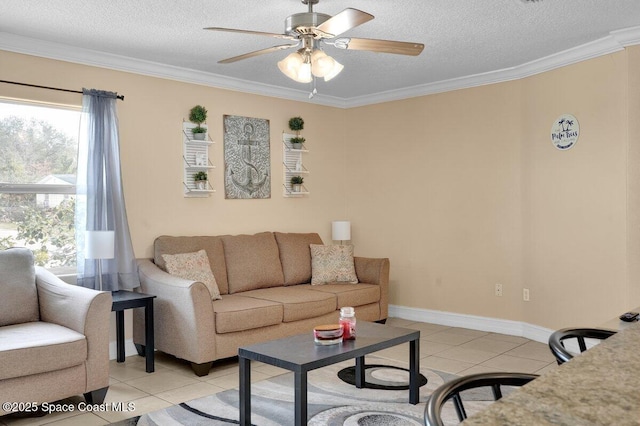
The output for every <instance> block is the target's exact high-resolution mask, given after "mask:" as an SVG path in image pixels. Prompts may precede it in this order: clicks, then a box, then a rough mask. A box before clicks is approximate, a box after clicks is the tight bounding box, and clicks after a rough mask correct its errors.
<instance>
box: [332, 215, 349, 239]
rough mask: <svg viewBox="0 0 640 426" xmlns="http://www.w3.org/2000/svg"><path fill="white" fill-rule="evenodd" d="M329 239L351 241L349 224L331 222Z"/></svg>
mask: <svg viewBox="0 0 640 426" xmlns="http://www.w3.org/2000/svg"><path fill="white" fill-rule="evenodd" d="M331 239H333V240H334V241H347V240H350V239H351V222H349V221H348V220H337V221H334V222H331Z"/></svg>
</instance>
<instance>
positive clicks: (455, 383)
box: [424, 372, 538, 426]
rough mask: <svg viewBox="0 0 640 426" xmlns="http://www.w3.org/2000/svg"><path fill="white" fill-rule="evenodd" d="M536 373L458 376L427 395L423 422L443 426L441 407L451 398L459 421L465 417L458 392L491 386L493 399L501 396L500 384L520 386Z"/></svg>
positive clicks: (465, 413) (431, 425)
mask: <svg viewBox="0 0 640 426" xmlns="http://www.w3.org/2000/svg"><path fill="white" fill-rule="evenodd" d="M537 377H538V375H537V374H527V373H502V372H496V373H479V374H470V375H468V376H463V377H459V378H457V379H454V380H452V381H450V382H447V383H445V384H443V385H441V386H440V387H438V388H437V389H436V390H435V391H434V392H433V393H432V394H431V397H429V400H428V401H427V405H426V407H425V410H424V423H425V425H427V426H444V422H443V421H442V416H441V414H442V407H443V406H444V404H445V403H446V402H447V401H448V400H449V399H453V405H454V407H455V409H456V413H457V414H458V420H460V422H462V421H464V420H465V419H466V418H467V412H466V411H465V409H464V406H463V404H462V398H461V397H460V392H462V391H465V390H468V389H474V388H479V387H489V386H490V387H491V390H492V391H493V398H494V400H495V401H497V400H499V399H500V398H502V391H501V390H500V386H522V385H525V384H527V383H529V382H530V381H531V380H533V379H535V378H537Z"/></svg>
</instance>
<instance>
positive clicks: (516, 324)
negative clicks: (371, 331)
mask: <svg viewBox="0 0 640 426" xmlns="http://www.w3.org/2000/svg"><path fill="white" fill-rule="evenodd" d="M389 316H390V317H393V318H402V319H406V320H412V321H420V322H428V323H432V324H440V325H447V326H450V327H462V328H469V329H472V330H480V331H488V332H493V333H501V334H509V335H511V336H520V337H526V338H527V339H531V340H535V341H536V342H540V343H547V342H548V341H549V336H550V335H551V333H553V331H554V330H550V329H548V328H544V327H540V326H537V325H533V324H527V323H524V322H520V321H512V320H505V319H500V318H490V317H481V316H477V315H466V314H458V313H454V312H445V311H436V310H432V309H418V308H409V307H406V306H398V305H389Z"/></svg>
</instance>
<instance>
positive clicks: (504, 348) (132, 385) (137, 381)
mask: <svg viewBox="0 0 640 426" xmlns="http://www.w3.org/2000/svg"><path fill="white" fill-rule="evenodd" d="M387 324H389V325H394V326H398V327H405V328H412V329H418V330H420V366H421V367H427V368H432V369H435V370H440V371H445V372H448V373H453V374H457V375H465V374H472V373H481V372H487V371H520V372H527V373H537V374H542V373H545V372H546V371H549V370H551V369H553V368H555V367H556V362H555V359H554V357H553V355H551V352H550V351H549V348H548V346H547V345H546V344H543V343H538V342H534V341H531V340H528V339H525V338H522V337H515V336H508V335H504V334H498V333H488V332H483V331H477V330H469V329H464V328H456V327H446V326H442V325H436V324H429V323H421V322H413V321H409V320H403V319H398V318H390V319H389V321H387ZM408 353H409V350H408V343H407V344H405V345H400V346H396V347H393V348H389V349H385V350H383V351H380V352H377V353H376V355H377V356H381V357H384V358H390V359H395V360H398V361H402V362H408ZM251 365H252V370H251V380H252V381H253V382H257V381H260V380H264V379H266V378H269V377H272V376H277V375H279V374H282V373H284V372H285V370H282V369H280V368H277V367H273V366H270V365H266V364H261V363H252V364H251ZM109 368H110V371H109V375H110V386H109V392H108V393H107V397H106V400H105V402H107V403H117V402H122V403H125V404H126V403H132V406H135V409H134V410H132V411H110V412H82V411H79V410H78V408H77V407H78V403H79V402H81V401H84V399H83V398H82V397H74V398H70V399H68V400H65V401H63V402H64V403H73V404H75V405H74V406H75V407H76V409H75V411H73V412H66V413H52V414H48V415H46V416H44V417H36V418H15V417H13V416H11V415H9V416H4V417H0V425H45V424H46V425H88V426H91V425H104V424H108V423H112V422H117V421H120V420H123V419H126V418H129V417H134V416H139V415H141V414H144V413H148V412H151V411H154V410H159V409H161V408H164V407H168V406H171V405H175V404H178V403H180V402H184V401H189V400H191V399H195V398H200V397H203V396H206V395H211V394H213V393H216V392H220V391H222V390H225V389H233V388H237V387H238V382H239V377H238V362H237V359H229V360H223V361H220V362H217V363H216V364H215V365H214V367H213V368H212V369H211V372H210V373H209V375H208V376H205V377H197V376H196V375H195V374H193V372H192V371H191V367H190V366H189V364H188V363H187V362H185V361H181V360H178V359H175V358H173V357H171V356H169V355H166V354H163V353H157V355H156V371H155V372H154V373H152V374H148V373H146V372H145V364H144V358H142V357H139V356H130V357H128V358H127V359H126V361H125V362H124V363H116V362H115V361H111V363H110V366H109Z"/></svg>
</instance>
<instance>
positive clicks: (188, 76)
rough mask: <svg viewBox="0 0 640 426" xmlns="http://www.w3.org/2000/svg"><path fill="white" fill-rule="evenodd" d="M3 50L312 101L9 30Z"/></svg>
mask: <svg viewBox="0 0 640 426" xmlns="http://www.w3.org/2000/svg"><path fill="white" fill-rule="evenodd" d="M0 50H7V51H10V52H15V53H22V54H25V55H32V56H39V57H43V58H48V59H55V60H59V61H65V62H73V63H77V64H82V65H89V66H95V67H100V68H108V69H113V70H117V71H125V72H130V73H134V74H141V75H148V76H151V77H158V78H164V79H168V80H176V81H182V82H185V83H193V84H199V85H202V86H211V87H217V88H220V89H228V90H235V91H238V92H244V93H251V94H255V95H262V96H270V97H274V98H283V99H288V100H292V101H298V102H311V101H310V100H309V92H308V91H303V90H295V89H288V88H283V87H279V86H273V85H269V84H263V83H256V82H253V81H248V80H242V79H238V78H233V77H226V76H221V75H219V74H213V73H208V72H204V71H197V70H192V69H188V68H181V67H176V66H173V65H167V64H161V63H158V62H152V61H145V60H141V59H136V58H131V57H127V56H121V55H115V54H112V53H105V52H99V51H96V50H90V49H84V48H80V47H74V46H69V45H65V44H60V43H53V42H50V41H45V40H39V39H34V38H29V37H23V36H18V35H15V34H11V33H6V32H0ZM312 102H313V103H315V104H320V105H326V106H332V107H338V108H344V104H345V102H344V99H342V98H337V97H333V96H327V95H322V94H317V95H315V96H314V97H313V101H312Z"/></svg>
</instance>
